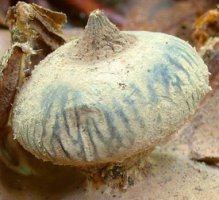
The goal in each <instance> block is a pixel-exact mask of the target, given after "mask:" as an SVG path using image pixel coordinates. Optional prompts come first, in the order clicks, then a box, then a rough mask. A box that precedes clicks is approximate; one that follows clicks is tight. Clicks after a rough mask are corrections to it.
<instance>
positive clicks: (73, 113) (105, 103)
mask: <svg viewBox="0 0 219 200" xmlns="http://www.w3.org/2000/svg"><path fill="white" fill-rule="evenodd" d="M209 90H210V87H209V86H208V70H207V66H206V65H205V64H204V62H203V61H202V59H201V58H200V57H199V55H198V54H197V52H196V51H195V50H194V49H193V48H192V47H191V46H190V45H189V44H188V43H186V42H184V41H183V40H181V39H178V38H176V37H173V36H170V35H166V34H163V33H152V32H144V31H142V32H140V31H136V32H134V31H132V32H129V31H126V32H123V31H122V32H119V30H118V29H117V28H116V27H115V26H114V25H113V24H111V23H110V22H109V20H108V19H107V18H106V17H105V16H104V15H103V13H102V12H100V11H94V12H93V13H92V14H91V16H90V19H89V21H88V25H87V27H86V29H85V34H84V36H82V37H81V38H79V39H77V40H73V41H70V42H69V43H67V44H65V45H63V46H62V47H60V48H58V49H57V50H56V51H54V52H53V53H51V54H50V55H49V56H47V57H46V58H45V59H44V60H43V61H41V63H40V64H39V65H38V66H36V67H35V70H34V71H33V73H32V76H31V77H30V79H29V80H28V81H27V82H26V83H25V84H24V86H22V88H21V90H20V93H19V94H18V95H17V98H16V102H15V105H14V109H13V114H12V124H13V130H14V137H15V139H17V140H18V141H19V142H20V144H21V145H22V146H23V147H24V148H25V149H26V150H28V151H30V152H31V153H32V154H34V155H35V156H36V157H38V158H41V159H43V160H45V161H52V162H53V163H55V164H60V165H80V166H84V165H89V164H98V163H106V162H115V161H122V160H124V159H125V158H128V157H131V156H132V155H135V154H137V153H139V152H143V151H148V150H150V149H152V148H153V147H154V146H155V145H156V144H158V143H160V142H161V141H163V140H164V139H166V138H168V137H169V136H170V135H171V134H173V133H174V132H176V131H177V130H178V129H179V128H180V127H181V126H182V125H183V124H184V123H185V122H186V120H187V119H188V118H189V117H190V116H191V115H193V114H194V112H195V110H196V109H197V106H198V104H199V102H200V100H201V99H202V97H203V96H204V95H205V94H206V93H207V92H208V91H209Z"/></svg>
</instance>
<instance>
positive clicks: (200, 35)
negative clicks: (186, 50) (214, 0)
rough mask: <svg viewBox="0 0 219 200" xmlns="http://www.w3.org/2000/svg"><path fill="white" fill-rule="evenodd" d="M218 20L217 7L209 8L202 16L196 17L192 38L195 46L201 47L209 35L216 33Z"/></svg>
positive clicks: (218, 27) (218, 24) (218, 30)
mask: <svg viewBox="0 0 219 200" xmlns="http://www.w3.org/2000/svg"><path fill="white" fill-rule="evenodd" d="M218 20H219V10H218V9H214V10H209V11H207V12H206V13H204V14H203V15H202V16H200V17H199V18H198V19H196V21H195V24H194V32H193V34H192V38H193V41H194V42H195V45H196V47H197V48H200V47H202V46H203V45H204V44H205V42H206V41H207V39H208V38H209V37H214V36H217V35H218V33H219V23H218Z"/></svg>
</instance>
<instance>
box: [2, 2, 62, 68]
mask: <svg viewBox="0 0 219 200" xmlns="http://www.w3.org/2000/svg"><path fill="white" fill-rule="evenodd" d="M65 22H66V15H65V14H63V13H58V12H53V11H50V10H48V9H45V8H42V7H40V6H38V5H36V4H27V3H24V2H19V3H17V5H16V6H13V7H11V8H10V9H9V10H8V12H7V16H6V23H7V24H8V26H9V30H10V32H11V37H12V43H14V42H19V43H23V42H28V43H29V44H30V46H31V47H32V48H33V49H34V50H38V53H37V54H36V55H35V56H33V57H32V58H31V64H30V65H31V66H30V68H33V67H34V65H36V64H38V62H39V61H40V60H42V59H43V58H44V57H46V56H47V55H48V54H49V53H51V52H52V51H54V50H55V49H56V48H58V47H59V46H61V45H63V44H64V43H65V38H64V36H63V34H62V30H61V28H62V26H63V24H64V23H65ZM31 70H32V69H31Z"/></svg>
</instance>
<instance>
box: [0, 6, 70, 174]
mask: <svg viewBox="0 0 219 200" xmlns="http://www.w3.org/2000/svg"><path fill="white" fill-rule="evenodd" d="M65 21H66V16H65V15H64V14H62V13H57V12H52V11H49V10H47V9H44V8H42V7H40V6H37V5H35V4H26V3H24V2H19V3H18V4H17V5H16V6H14V7H12V8H11V9H10V10H9V11H8V14H7V23H8V25H9V28H10V32H11V35H12V47H11V48H10V49H9V50H8V52H7V53H6V54H5V55H4V56H3V57H2V58H1V60H0V73H1V77H0V105H1V106H0V135H1V137H2V140H6V141H7V137H6V135H7V134H9V133H7V131H9V130H10V123H9V121H10V120H9V117H10V111H11V108H12V104H13V102H14V98H15V95H16V92H17V90H18V88H19V87H20V86H22V84H23V82H24V81H25V79H26V78H27V77H28V76H30V75H31V71H32V70H33V69H34V66H35V64H37V63H38V62H39V61H40V60H42V59H43V58H44V57H46V56H47V55H48V54H49V53H50V52H52V51H53V50H55V49H56V48H58V47H59V46H61V45H62V44H64V43H65V39H64V37H63V36H62V31H61V27H62V25H63V23H64V22H65ZM7 125H9V128H6V126H7ZM6 141H2V142H1V147H2V148H4V153H1V160H2V161H3V162H4V163H5V164H6V165H7V166H9V168H11V169H18V171H19V167H17V166H15V165H14V163H15V162H14V161H13V162H12V161H11V159H9V157H10V158H15V157H14V156H13V154H14V155H18V157H17V158H16V160H18V161H19V160H20V161H21V160H23V159H24V157H23V158H22V154H16V152H22V151H21V149H20V146H19V145H15V143H14V145H12V144H13V143H12V142H8V143H7V144H8V145H7V146H5V143H6ZM6 147H7V148H6ZM5 152H7V154H8V156H5V155H6V153H5ZM23 163H25V162H23ZM26 168H28V167H27V166H26ZM29 171H30V170H29Z"/></svg>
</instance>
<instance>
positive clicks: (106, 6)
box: [0, 0, 219, 41]
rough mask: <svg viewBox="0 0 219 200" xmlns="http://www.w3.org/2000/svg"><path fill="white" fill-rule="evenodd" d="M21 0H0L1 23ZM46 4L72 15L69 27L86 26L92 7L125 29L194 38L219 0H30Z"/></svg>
mask: <svg viewBox="0 0 219 200" xmlns="http://www.w3.org/2000/svg"><path fill="white" fill-rule="evenodd" d="M17 2H18V1H15V0H0V25H1V27H2V28H3V27H5V25H4V17H5V15H6V12H7V9H8V7H9V6H13V5H15V4H16V3H17ZM25 2H27V3H36V4H38V5H41V6H43V7H46V8H49V9H52V10H56V11H62V12H64V13H66V14H67V16H68V24H67V26H66V27H68V28H69V27H70V28H71V27H72V28H77V27H84V25H85V24H86V20H87V17H88V15H89V13H90V12H91V11H92V10H95V9H97V8H99V9H102V10H104V11H105V13H106V14H107V15H108V17H109V18H110V19H111V20H112V21H113V22H114V23H115V24H117V25H118V26H119V27H120V28H121V29H126V30H128V29H129V30H139V29H140V30H150V31H151V30H152V31H161V32H166V33H170V34H173V35H177V36H179V37H181V38H184V39H187V40H190V41H191V37H190V36H191V31H192V27H193V26H192V24H193V23H194V21H195V19H196V18H197V17H198V16H200V15H202V14H203V13H204V12H206V11H207V10H209V9H211V8H215V7H216V5H217V4H218V3H219V1H218V0H198V1H197V0H55V1H54V0H28V1H25Z"/></svg>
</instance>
